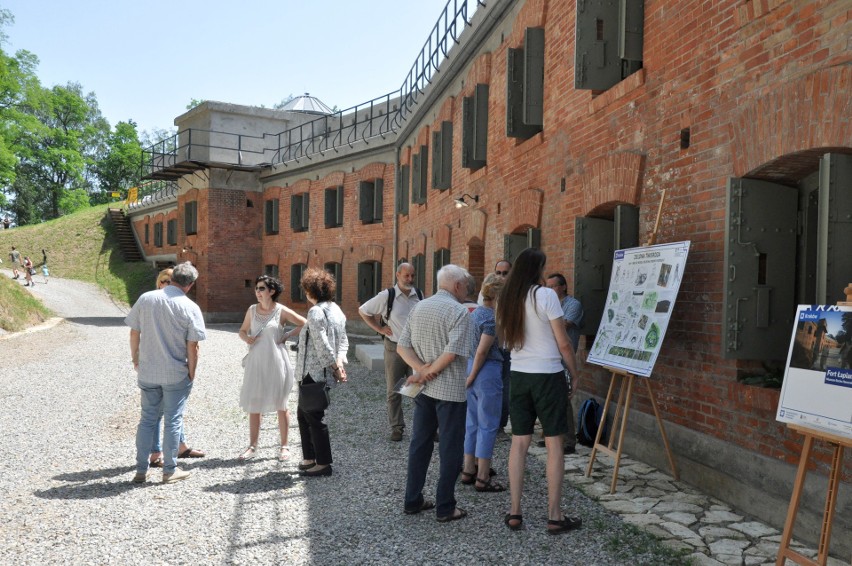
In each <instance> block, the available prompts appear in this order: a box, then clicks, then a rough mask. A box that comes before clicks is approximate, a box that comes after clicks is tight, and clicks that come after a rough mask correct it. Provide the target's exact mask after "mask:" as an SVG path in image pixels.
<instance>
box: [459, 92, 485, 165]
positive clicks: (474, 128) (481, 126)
mask: <svg viewBox="0 0 852 566" xmlns="http://www.w3.org/2000/svg"><path fill="white" fill-rule="evenodd" d="M487 152H488V85H487V84H478V85H476V88H475V89H474V94H473V96H466V97H464V98H463V99H462V155H461V165H462V167H465V168H467V169H472V170H476V169H479V168H481V167H484V166H485V164H486V154H487Z"/></svg>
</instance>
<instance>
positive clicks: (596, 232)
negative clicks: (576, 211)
mask: <svg viewBox="0 0 852 566" xmlns="http://www.w3.org/2000/svg"><path fill="white" fill-rule="evenodd" d="M613 240H614V238H613V222H612V220H605V219H603V218H586V217H579V218H577V219H576V220H575V222H574V297H576V298H577V300H579V301H580V302H581V303H582V304H583V311H584V313H585V314H584V316H583V321H582V323H581V324H580V332H581V333H582V334H587V335H588V334H596V333H597V331H598V326H600V323H601V316H602V315H603V311H604V305H605V304H606V293H607V289H608V288H609V278H610V275H611V273H612V255H613V251H614V249H613Z"/></svg>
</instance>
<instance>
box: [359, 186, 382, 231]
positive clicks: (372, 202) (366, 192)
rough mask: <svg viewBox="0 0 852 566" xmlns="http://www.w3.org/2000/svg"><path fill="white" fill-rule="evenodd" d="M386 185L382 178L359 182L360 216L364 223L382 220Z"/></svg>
mask: <svg viewBox="0 0 852 566" xmlns="http://www.w3.org/2000/svg"><path fill="white" fill-rule="evenodd" d="M384 186H385V182H384V180H382V179H375V180H373V181H361V182H360V183H359V184H358V218H359V219H360V220H361V222H363V223H364V224H375V223H377V222H381V221H382V209H383V207H384Z"/></svg>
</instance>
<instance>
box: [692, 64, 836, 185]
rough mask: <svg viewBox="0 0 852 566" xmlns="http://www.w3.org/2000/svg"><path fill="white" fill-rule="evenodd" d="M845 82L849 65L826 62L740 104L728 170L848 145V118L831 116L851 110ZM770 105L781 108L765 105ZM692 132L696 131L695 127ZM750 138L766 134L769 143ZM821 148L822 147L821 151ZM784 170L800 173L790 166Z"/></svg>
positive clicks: (739, 172)
mask: <svg viewBox="0 0 852 566" xmlns="http://www.w3.org/2000/svg"><path fill="white" fill-rule="evenodd" d="M850 83H852V68H850V67H848V66H847V67H831V68H828V69H821V70H819V71H816V72H814V73H811V74H810V75H806V76H803V77H799V78H798V79H794V80H790V81H789V82H787V81H785V82H783V83H781V84H780V86H778V87H777V88H775V89H774V90H772V91H770V92H768V93H766V94H765V95H763V96H756V97H754V98H751V99H750V100H749V101H748V102H745V103H744V104H742V105H740V106H739V107H738V115H737V116H736V117H735V118H734V119H733V120H732V121H731V124H730V139H731V151H730V153H731V155H732V161H733V176H735V177H740V176H744V175H746V174H747V173H749V172H750V171H752V170H753V169H756V168H758V167H760V166H762V165H764V164H765V163H769V162H771V161H773V160H774V159H776V158H778V157H780V156H783V155H788V154H794V153H797V152H801V151H805V150H808V149H811V148H815V147H823V148H832V147H848V146H849V140H850V139H852V123H850V122H849V120H839V119H837V118H838V117H839V116H849V115H850V114H852V98H850V96H849V84H850ZM814 101H819V104H815V103H814ZM775 108H783V109H784V111H783V112H774V111H772V112H770V111H768V110H767V109H775ZM694 135H695V136H696V137H698V136H699V135H700V133H699V132H694ZM754 140H772V143H755V142H754ZM827 152H828V149H826V151H825V152H823V153H827ZM806 166H807V165H803V167H806ZM788 176H789V177H790V178H796V177H797V176H800V175H798V173H796V172H794V171H790V172H789V174H788ZM776 179H778V177H776ZM779 180H780V179H779Z"/></svg>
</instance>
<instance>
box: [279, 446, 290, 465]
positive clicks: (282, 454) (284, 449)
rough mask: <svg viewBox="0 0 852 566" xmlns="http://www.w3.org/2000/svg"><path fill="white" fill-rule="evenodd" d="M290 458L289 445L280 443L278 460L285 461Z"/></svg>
mask: <svg viewBox="0 0 852 566" xmlns="http://www.w3.org/2000/svg"><path fill="white" fill-rule="evenodd" d="M289 459H290V447H289V446H287V445H286V444H283V445H281V448H279V449H278V461H279V462H286V461H287V460H289Z"/></svg>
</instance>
